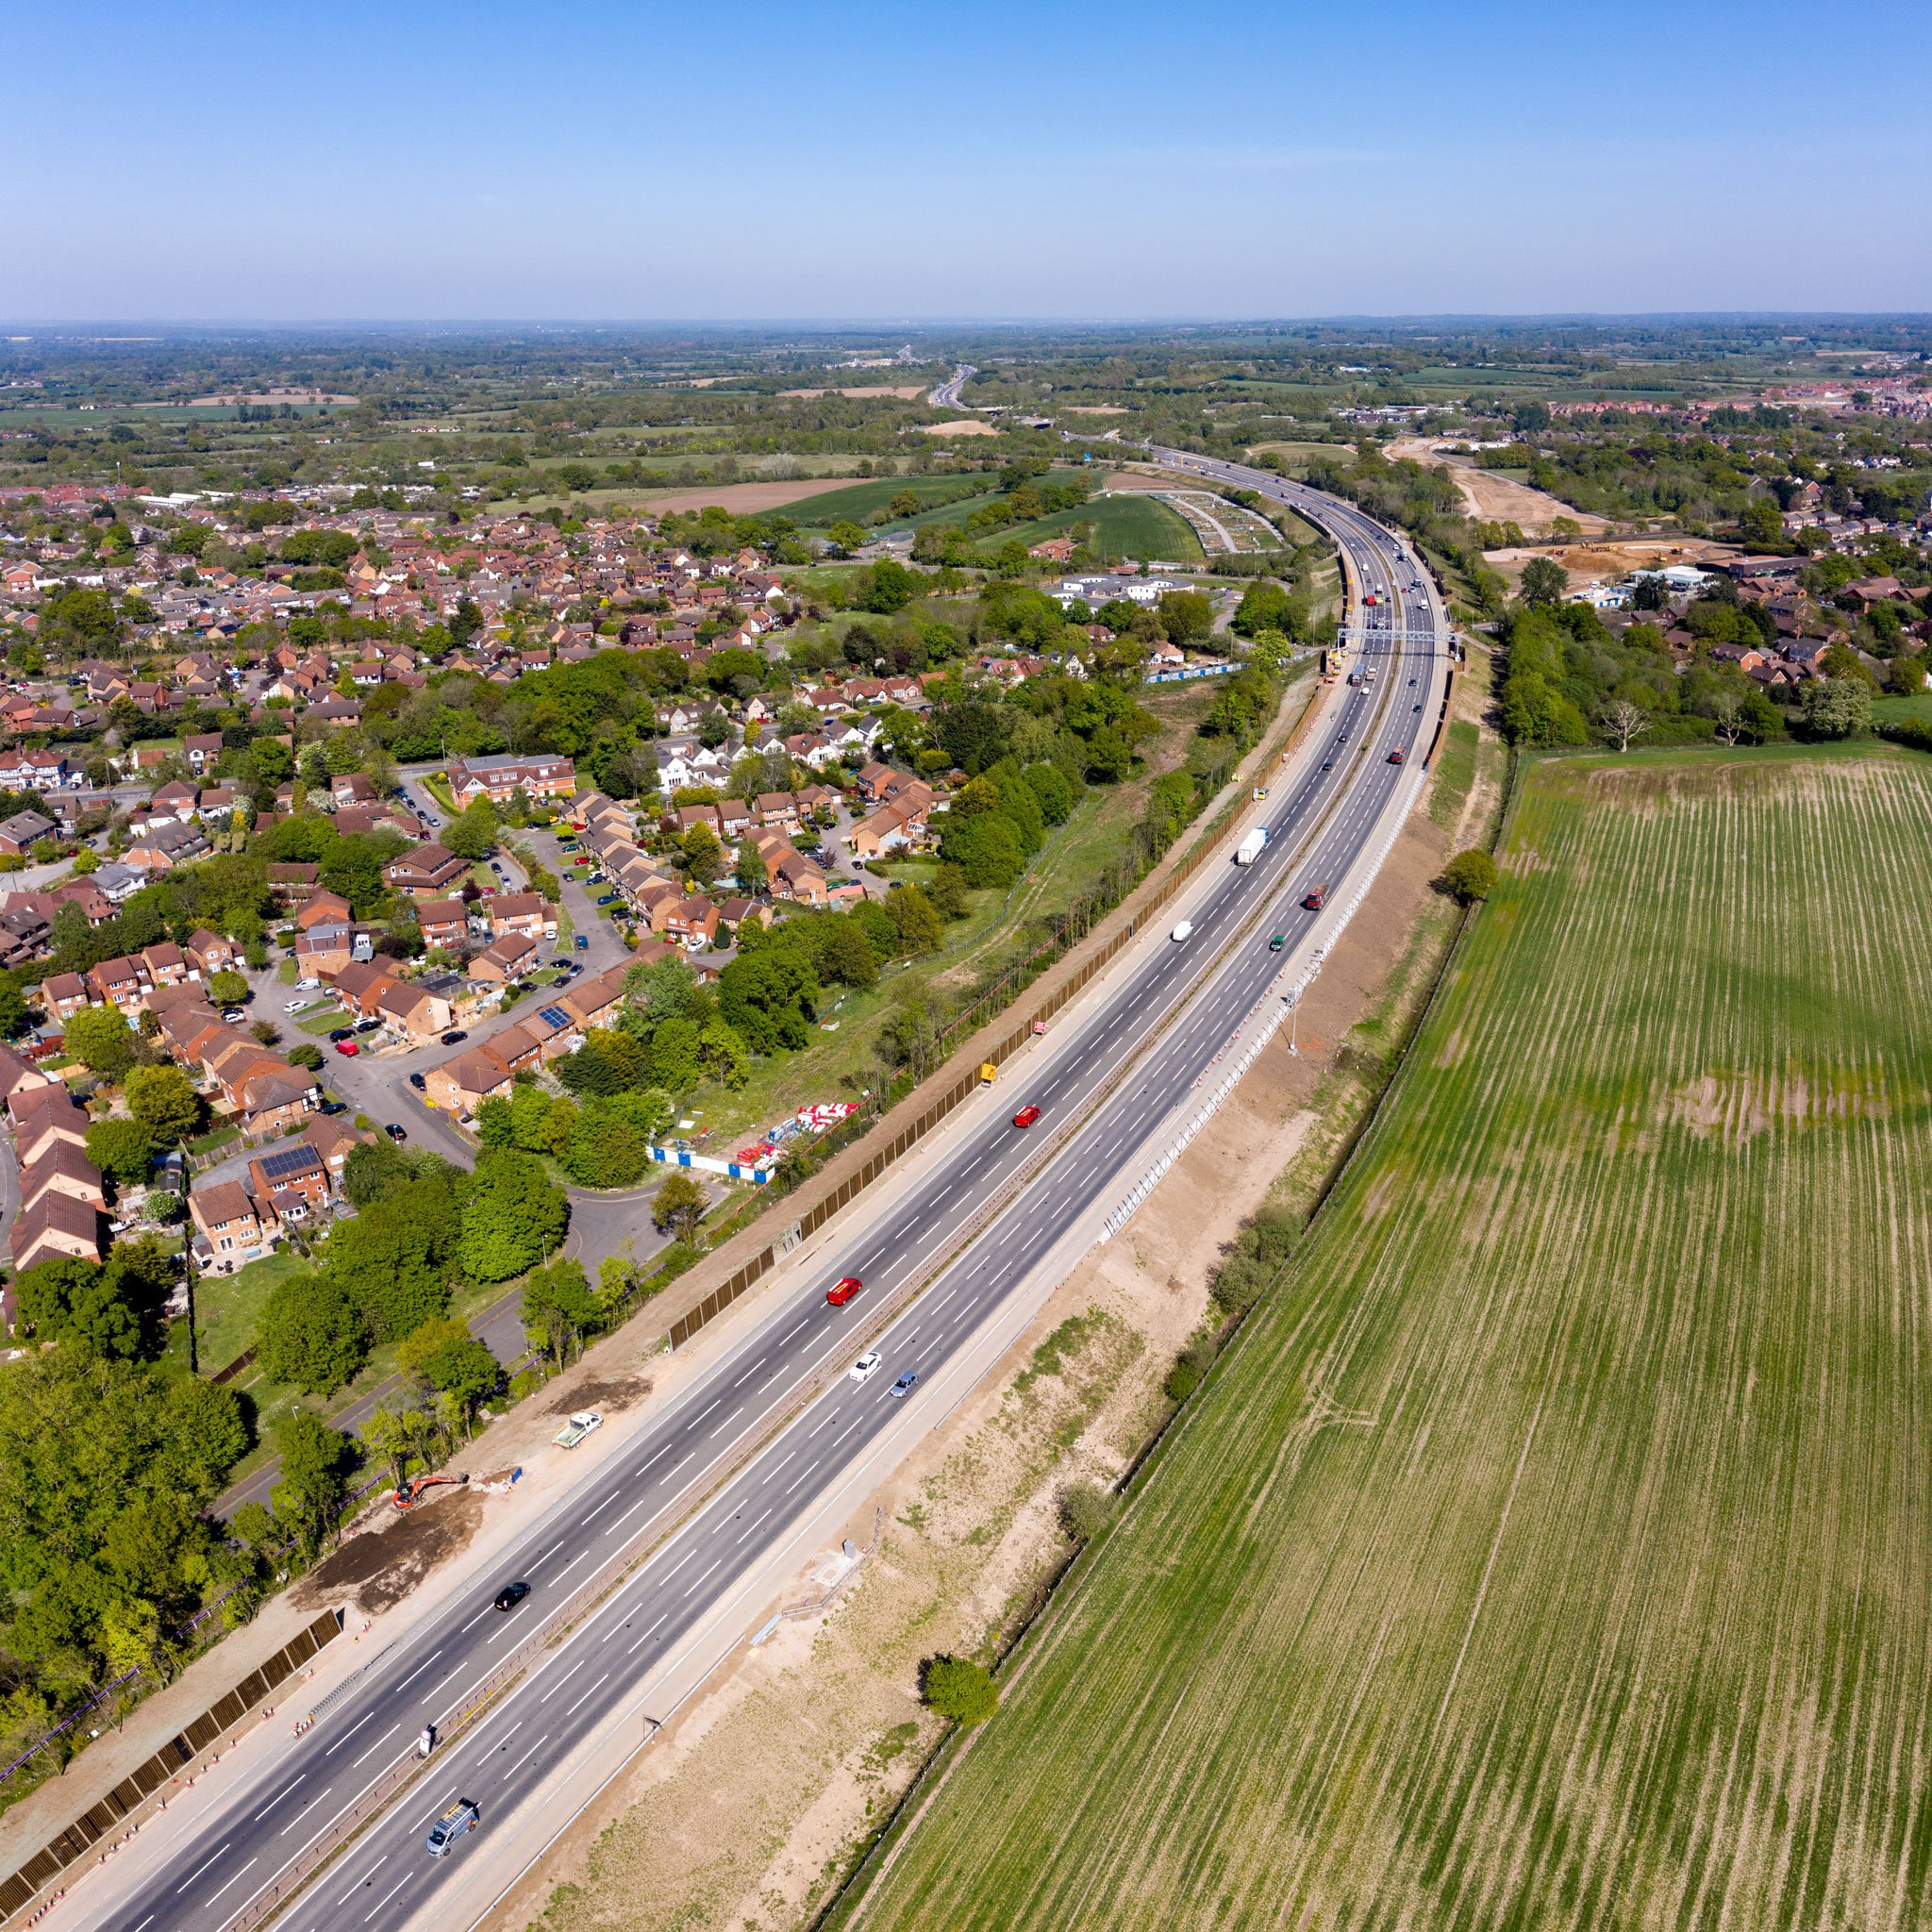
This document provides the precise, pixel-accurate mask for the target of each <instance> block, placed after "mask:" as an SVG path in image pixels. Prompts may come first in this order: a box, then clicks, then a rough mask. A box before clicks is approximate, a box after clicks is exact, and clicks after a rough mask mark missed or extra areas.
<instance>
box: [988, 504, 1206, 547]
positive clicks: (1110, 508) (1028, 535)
mask: <svg viewBox="0 0 1932 1932" xmlns="http://www.w3.org/2000/svg"><path fill="white" fill-rule="evenodd" d="M1083 523H1084V524H1091V525H1093V541H1094V543H1095V544H1096V545H1097V546H1098V547H1099V548H1100V549H1101V550H1103V551H1105V552H1106V553H1107V554H1108V556H1110V557H1138V558H1141V560H1142V561H1143V562H1144V561H1145V560H1147V559H1148V558H1166V559H1169V560H1171V561H1173V562H1174V563H1190V562H1192V561H1194V560H1196V559H1197V558H1200V557H1201V556H1203V555H1204V553H1203V551H1202V549H1201V540H1200V539H1199V538H1198V537H1197V536H1195V535H1194V533H1193V531H1192V530H1191V529H1190V528H1189V527H1188V525H1187V522H1186V520H1185V519H1184V518H1183V517H1181V516H1180V515H1179V513H1178V512H1177V511H1174V510H1172V509H1170V508H1168V507H1167V505H1166V504H1164V503H1157V502H1156V501H1155V500H1154V498H1153V497H1151V496H1129V495H1121V496H1096V497H1095V498H1094V499H1093V501H1092V502H1091V503H1088V504H1083V505H1082V506H1081V508H1078V509H1060V510H1056V511H1054V513H1053V514H1052V515H1051V516H1046V517H1036V518H1035V519H1034V520H1033V521H1032V522H1031V523H1030V524H1008V525H1007V526H1006V527H1005V528H1004V529H1000V530H989V531H987V533H986V535H985V538H984V539H983V542H982V547H986V546H991V548H992V549H995V550H997V549H998V548H999V547H1000V545H1001V544H1003V543H1010V542H1011V541H1013V539H1014V538H1015V537H1017V538H1018V539H1019V540H1020V541H1021V542H1023V543H1038V542H1040V541H1041V540H1042V539H1044V538H1047V537H1059V536H1064V535H1065V534H1066V532H1067V531H1069V530H1071V529H1072V528H1073V526H1074V525H1075V524H1083Z"/></svg>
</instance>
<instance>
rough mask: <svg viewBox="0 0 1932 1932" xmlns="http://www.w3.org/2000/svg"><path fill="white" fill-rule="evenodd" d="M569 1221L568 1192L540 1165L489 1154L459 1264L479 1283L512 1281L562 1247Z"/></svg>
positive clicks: (467, 1215)
mask: <svg viewBox="0 0 1932 1932" xmlns="http://www.w3.org/2000/svg"><path fill="white" fill-rule="evenodd" d="M569 1220H570V1209H569V1206H568V1204H567V1203H566V1201H565V1199H564V1193H563V1190H562V1189H561V1188H559V1187H555V1186H553V1185H552V1184H551V1182H550V1181H549V1179H548V1178H547V1177H546V1176H545V1174H544V1173H543V1170H542V1168H541V1167H540V1166H539V1165H538V1163H537V1162H536V1161H534V1160H532V1159H530V1158H527V1157H526V1156H525V1155H521V1154H516V1153H504V1154H498V1153H491V1152H489V1151H487V1150H486V1151H485V1152H484V1153H483V1154H481V1155H480V1156H479V1157H478V1158H477V1161H476V1168H475V1174H473V1175H472V1176H471V1177H470V1186H469V1190H468V1198H467V1200H466V1201H465V1203H464V1206H463V1210H462V1238H461V1241H460V1243H459V1245H458V1258H459V1259H460V1261H461V1263H462V1266H463V1268H464V1270H465V1272H466V1273H467V1274H470V1275H471V1276H472V1277H473V1278H474V1279H475V1280H477V1281H507V1280H508V1279H509V1277H510V1276H511V1275H513V1274H523V1273H524V1271H525V1269H526V1268H528V1267H530V1266H531V1264H532V1263H533V1262H535V1261H537V1260H539V1259H541V1257H542V1256H543V1255H544V1254H545V1253H546V1252H547V1251H549V1250H550V1249H553V1248H555V1247H557V1246H558V1244H559V1243H560V1242H561V1241H562V1240H563V1233H564V1229H565V1227H566V1225H567V1224H568V1223H569Z"/></svg>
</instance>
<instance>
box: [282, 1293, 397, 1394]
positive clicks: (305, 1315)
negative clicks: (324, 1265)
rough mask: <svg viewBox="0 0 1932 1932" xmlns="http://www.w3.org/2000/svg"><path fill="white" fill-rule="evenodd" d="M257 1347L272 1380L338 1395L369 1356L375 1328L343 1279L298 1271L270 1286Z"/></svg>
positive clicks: (321, 1392) (303, 1390) (298, 1387)
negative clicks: (366, 1319) (370, 1334)
mask: <svg viewBox="0 0 1932 1932" xmlns="http://www.w3.org/2000/svg"><path fill="white" fill-rule="evenodd" d="M255 1346H256V1351H257V1359H258V1361H259V1362H260V1364H261V1369H262V1373H263V1374H266V1375H267V1376H268V1377H269V1379H270V1380H271V1381H273V1382H281V1383H285V1384H287V1385H288V1386H289V1387H291V1388H293V1389H297V1390H299V1391H301V1392H302V1393H303V1394H304V1395H332V1394H334V1393H335V1391H337V1390H338V1389H340V1388H341V1386H342V1385H343V1384H344V1383H345V1382H351V1381H353V1380H354V1379H355V1377H356V1374H357V1373H358V1370H360V1368H361V1366H362V1364H363V1362H364V1361H366V1360H367V1359H368V1356H369V1331H368V1327H367V1324H365V1322H364V1320H363V1316H362V1310H361V1308H360V1307H358V1304H357V1303H356V1301H355V1300H354V1299H352V1298H351V1296H350V1295H349V1294H348V1293H347V1292H346V1291H344V1290H343V1288H342V1287H341V1283H340V1282H338V1281H336V1280H333V1279H331V1278H330V1277H329V1276H327V1275H325V1274H298V1275H295V1276H292V1277H291V1279H289V1280H287V1281H284V1282H281V1283H279V1284H278V1285H277V1286H276V1287H275V1288H274V1289H272V1290H271V1291H270V1292H269V1297H268V1299H267V1301H265V1302H264V1303H263V1304H262V1309H261V1321H260V1325H259V1326H258V1329H257V1330H256V1337H255Z"/></svg>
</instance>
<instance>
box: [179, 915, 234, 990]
mask: <svg viewBox="0 0 1932 1932" xmlns="http://www.w3.org/2000/svg"><path fill="white" fill-rule="evenodd" d="M181 950H182V951H183V952H185V953H186V954H187V955H188V960H189V964H190V965H192V967H193V969H194V975H193V976H194V977H195V978H197V979H206V978H208V975H209V974H213V973H233V972H235V971H236V970H237V967H238V965H239V963H240V960H241V958H242V948H241V947H240V946H238V945H237V944H236V943H235V941H233V940H231V939H225V938H224V937H223V936H222V935H221V934H220V933H218V932H210V931H209V930H208V927H207V926H205V925H203V926H197V927H196V928H195V929H194V931H193V932H192V933H191V934H190V935H189V937H188V943H187V945H185V946H184V947H183V948H182V949H181Z"/></svg>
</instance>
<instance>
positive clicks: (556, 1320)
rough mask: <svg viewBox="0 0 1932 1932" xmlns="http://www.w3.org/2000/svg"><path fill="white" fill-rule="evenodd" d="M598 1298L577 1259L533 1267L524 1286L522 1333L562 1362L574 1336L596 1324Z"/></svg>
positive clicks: (580, 1341) (580, 1338) (585, 1332)
mask: <svg viewBox="0 0 1932 1932" xmlns="http://www.w3.org/2000/svg"><path fill="white" fill-rule="evenodd" d="M597 1315H598V1307H597V1298H596V1296H595V1295H593V1294H592V1293H591V1285H590V1282H589V1280H588V1278H587V1277H586V1276H585V1274H584V1270H583V1264H582V1263H581V1262H579V1261H553V1262H551V1264H550V1265H549V1266H548V1267H547V1268H538V1269H533V1270H532V1271H531V1274H530V1278H529V1280H528V1281H527V1282H526V1283H525V1287H524V1299H523V1317H524V1333H525V1336H527V1337H528V1338H529V1341H530V1345H531V1346H532V1347H533V1348H541V1349H542V1350H543V1351H544V1352H545V1353H546V1354H547V1355H550V1356H552V1357H554V1358H555V1359H556V1362H557V1366H558V1368H559V1369H561V1368H563V1366H564V1365H565V1359H566V1354H567V1351H568V1349H569V1346H570V1339H571V1337H572V1336H573V1335H575V1336H576V1337H577V1338H578V1342H579V1346H581V1343H582V1338H583V1337H584V1336H586V1335H588V1334H589V1333H590V1332H591V1329H592V1328H594V1327H595V1325H596V1323H597Z"/></svg>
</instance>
